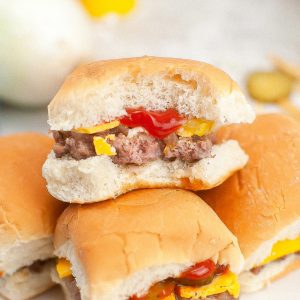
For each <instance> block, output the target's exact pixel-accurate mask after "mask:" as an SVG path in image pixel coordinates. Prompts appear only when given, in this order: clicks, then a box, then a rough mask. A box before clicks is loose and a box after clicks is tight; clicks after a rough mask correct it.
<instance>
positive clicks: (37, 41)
mask: <svg viewBox="0 0 300 300" xmlns="http://www.w3.org/2000/svg"><path fill="white" fill-rule="evenodd" d="M92 49H93V47H92V30H91V24H90V21H89V18H88V16H87V15H86V13H85V11H84V9H83V7H81V5H80V4H79V3H78V2H77V1H76V0H26V1H24V0H9V1H6V0H0V98H1V99H3V100H4V101H6V102H8V103H12V104H17V105H21V106H42V105H45V104H46V103H48V102H49V101H50V100H51V98H52V97H53V96H54V94H55V93H56V91H57V89H58V88H59V86H60V85H61V84H62V82H63V80H64V78H65V76H66V75H67V74H68V73H69V72H70V71H72V70H73V69H74V67H75V66H77V65H78V64H80V63H83V62H86V61H88V60H89V58H90V57H91V53H92Z"/></svg>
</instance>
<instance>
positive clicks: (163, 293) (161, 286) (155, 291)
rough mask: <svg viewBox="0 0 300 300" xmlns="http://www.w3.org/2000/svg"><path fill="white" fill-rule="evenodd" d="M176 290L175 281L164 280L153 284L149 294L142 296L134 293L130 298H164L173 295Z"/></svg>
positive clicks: (146, 299) (138, 299) (132, 299)
mask: <svg viewBox="0 0 300 300" xmlns="http://www.w3.org/2000/svg"><path fill="white" fill-rule="evenodd" d="M174 290H175V283H174V282H173V281H162V282H158V283H156V284H155V285H153V286H152V287H151V288H150V290H149V292H148V294H147V295H145V296H141V297H138V296H136V295H134V296H132V297H131V298H130V300H148V299H153V300H154V299H164V298H165V297H167V296H169V295H171V294H172V293H173V292H174Z"/></svg>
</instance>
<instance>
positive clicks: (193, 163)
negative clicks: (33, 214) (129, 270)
mask: <svg viewBox="0 0 300 300" xmlns="http://www.w3.org/2000/svg"><path fill="white" fill-rule="evenodd" d="M253 119H254V112H253V111H252V109H251V108H250V106H249V105H248V104H247V102H246V100H245V97H244V96H243V94H242V93H241V91H240V90H239V88H238V87H237V85H236V83H235V82H233V81H232V80H231V78H230V77H228V76H227V75H226V74H225V73H223V72H222V71H221V70H219V69H217V68H215V67H213V66H211V65H208V64H205V63H201V62H196V61H191V60H183V59H171V58H157V57H141V58H131V59H120V60H109V61H100V62H96V63H91V64H88V65H84V66H81V67H79V68H78V69H77V70H75V71H74V72H73V73H72V74H71V75H70V76H69V77H68V78H67V79H66V81H65V83H64V84H63V86H62V87H61V89H60V90H59V91H58V93H57V95H56V96H55V97H54V99H53V100H52V102H51V103H50V105H49V121H48V122H49V124H50V129H51V130H52V132H53V137H54V139H55V145H54V147H53V151H52V153H51V154H50V155H49V157H48V159H47V161H46V163H45V165H44V167H43V174H44V176H45V178H46V180H47V187H48V190H49V192H50V193H51V194H52V195H53V196H55V197H56V198H57V199H60V200H62V201H66V202H71V203H89V202H97V201H102V200H107V199H109V198H115V197H116V196H118V195H121V194H123V193H125V192H128V191H130V190H134V189H138V188H153V187H180V188H184V189H190V190H202V189H209V188H212V187H214V186H216V185H219V184H220V183H222V182H223V181H224V180H225V179H226V178H228V177H229V176H230V175H231V174H232V173H234V172H235V171H236V170H238V169H240V168H242V167H243V166H244V165H245V164H246V162H247V155H246V154H245V153H244V151H243V150H242V149H241V147H240V146H239V144H238V142H237V141H235V140H227V141H224V142H222V143H216V142H215V141H214V138H213V132H214V130H215V129H216V128H217V127H218V126H219V125H220V124H227V123H241V122H246V123H247V122H252V121H253Z"/></svg>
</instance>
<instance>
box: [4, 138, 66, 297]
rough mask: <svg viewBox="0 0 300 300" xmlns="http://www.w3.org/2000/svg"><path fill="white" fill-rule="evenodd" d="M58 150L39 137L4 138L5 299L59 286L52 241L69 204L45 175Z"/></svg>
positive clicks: (50, 142)
mask: <svg viewBox="0 0 300 300" xmlns="http://www.w3.org/2000/svg"><path fill="white" fill-rule="evenodd" d="M52 145H53V142H52V140H51V139H49V138H48V137H46V136H43V135H40V134H34V133H23V134H16V135H11V136H5V137H0V240H1V242H0V299H12V300H22V299H28V298H31V297H33V296H35V295H37V294H39V293H41V292H43V291H45V290H46V289H48V288H49V287H51V286H53V282H52V280H51V276H50V273H51V269H52V268H53V264H55V260H54V259H53V250H54V249H53V243H52V240H53V232H54V227H55V224H56V220H57V218H58V216H59V214H60V213H61V212H62V209H63V205H62V202H59V201H57V200H55V199H54V198H52V197H51V196H50V195H49V194H48V192H47V189H46V183H45V181H44V179H43V177H42V174H41V168H42V165H43V162H44V161H45V159H46V157H47V153H48V151H49V150H50V149H51V147H52Z"/></svg>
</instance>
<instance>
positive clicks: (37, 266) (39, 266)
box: [0, 258, 54, 279]
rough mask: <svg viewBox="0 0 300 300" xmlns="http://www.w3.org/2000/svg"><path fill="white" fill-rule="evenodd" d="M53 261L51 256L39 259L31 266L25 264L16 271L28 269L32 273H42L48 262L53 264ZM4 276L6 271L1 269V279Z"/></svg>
mask: <svg viewBox="0 0 300 300" xmlns="http://www.w3.org/2000/svg"><path fill="white" fill-rule="evenodd" d="M51 263H54V259H53V258H49V259H46V260H37V261H35V262H33V263H32V264H31V265H29V266H25V267H22V268H20V269H19V270H17V271H16V272H21V271H25V270H28V271H29V272H31V273H41V272H43V270H44V268H45V267H46V266H47V265H48V264H51ZM4 276H5V272H1V271H0V279H1V277H4Z"/></svg>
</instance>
